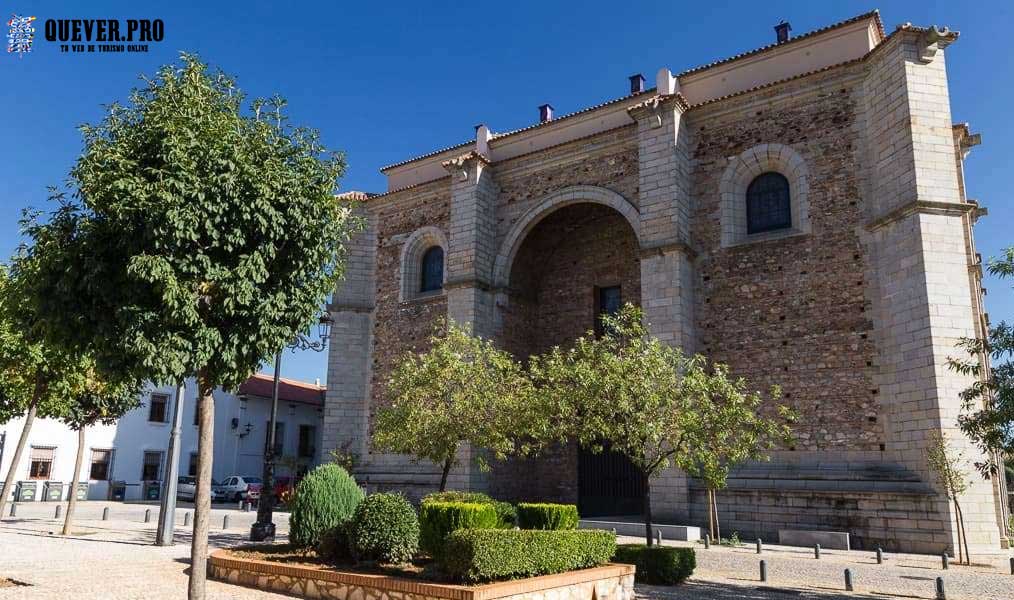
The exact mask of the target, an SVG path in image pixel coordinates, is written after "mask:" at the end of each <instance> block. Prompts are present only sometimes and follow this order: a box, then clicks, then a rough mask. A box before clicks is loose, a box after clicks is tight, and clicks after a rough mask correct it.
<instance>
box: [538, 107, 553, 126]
mask: <svg viewBox="0 0 1014 600" xmlns="http://www.w3.org/2000/svg"><path fill="white" fill-rule="evenodd" d="M552 120H553V105H552V104H543V105H542V106H540V107H539V123H545V122H547V121H552Z"/></svg>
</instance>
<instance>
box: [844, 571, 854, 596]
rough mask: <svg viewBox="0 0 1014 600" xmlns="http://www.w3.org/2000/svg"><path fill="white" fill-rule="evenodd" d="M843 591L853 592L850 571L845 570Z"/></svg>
mask: <svg viewBox="0 0 1014 600" xmlns="http://www.w3.org/2000/svg"><path fill="white" fill-rule="evenodd" d="M845 591H846V592H851V591H853V587H852V569H845Z"/></svg>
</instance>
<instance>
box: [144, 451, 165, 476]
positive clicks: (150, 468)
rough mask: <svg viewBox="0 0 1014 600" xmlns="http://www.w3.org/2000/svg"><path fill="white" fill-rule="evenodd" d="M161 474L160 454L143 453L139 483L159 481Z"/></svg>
mask: <svg viewBox="0 0 1014 600" xmlns="http://www.w3.org/2000/svg"><path fill="white" fill-rule="evenodd" d="M161 474H162V453H161V452H145V453H144V461H143V463H142V464H141V481H159V480H160V475H161Z"/></svg>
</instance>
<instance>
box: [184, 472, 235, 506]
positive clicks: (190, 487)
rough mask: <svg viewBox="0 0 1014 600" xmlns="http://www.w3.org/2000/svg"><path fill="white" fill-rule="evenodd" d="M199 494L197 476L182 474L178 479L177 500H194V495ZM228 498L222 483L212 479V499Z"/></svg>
mask: <svg viewBox="0 0 1014 600" xmlns="http://www.w3.org/2000/svg"><path fill="white" fill-rule="evenodd" d="M196 494H197V478H196V477H191V476H189V475H181V476H180V478H179V479H178V480H176V499H177V500H190V501H191V502H193V500H194V496H195V495H196ZM225 500H228V497H227V496H226V493H225V491H224V490H223V489H222V484H220V483H218V482H217V481H215V480H214V479H212V480H211V501H212V502H223V501H225Z"/></svg>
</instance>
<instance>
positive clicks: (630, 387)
mask: <svg viewBox="0 0 1014 600" xmlns="http://www.w3.org/2000/svg"><path fill="white" fill-rule="evenodd" d="M604 321H605V327H604V328H603V329H604V333H603V335H602V336H601V337H596V336H595V334H594V333H593V332H590V331H589V332H588V333H587V334H586V335H585V336H583V337H581V338H578V339H577V340H576V341H575V342H574V345H573V346H572V347H571V348H569V349H566V350H565V349H562V348H560V347H556V348H553V349H552V350H550V351H549V352H547V353H546V354H544V355H542V356H538V357H533V359H532V362H531V370H532V374H533V377H534V378H535V380H536V382H537V385H538V386H539V387H540V389H541V392H542V394H543V395H544V396H546V397H547V398H548V403H549V405H551V406H552V407H553V411H554V412H555V413H556V414H558V415H560V427H559V429H558V430H557V431H556V433H557V434H558V435H559V436H560V441H567V440H575V441H577V443H579V444H580V445H581V446H582V447H584V448H588V449H590V450H592V451H602V449H603V447H604V444H605V443H606V442H608V444H609V446H610V447H611V449H612V450H613V451H616V452H620V453H622V454H623V455H625V456H626V457H627V458H629V459H630V461H631V462H632V463H633V464H634V465H636V466H637V467H638V468H639V469H640V471H641V474H642V476H643V478H644V499H643V502H644V529H645V542H646V543H647V544H648V545H651V544H652V543H653V540H652V537H651V478H652V477H655V476H656V475H658V474H659V473H661V472H662V471H664V470H665V469H667V468H669V467H672V466H676V467H679V468H682V469H688V468H689V467H690V465H691V460H692V448H691V443H692V442H693V441H694V440H696V439H697V438H698V436H699V433H698V431H699V429H700V428H701V427H702V425H703V424H702V422H701V414H700V413H699V412H698V411H697V410H696V407H695V406H694V404H693V400H694V398H695V397H696V396H697V395H699V394H698V391H699V390H700V389H701V387H702V386H704V385H705V381H704V380H703V377H704V370H703V359H701V358H700V357H687V356H684V354H683V352H682V351H681V350H680V349H679V348H675V347H672V346H669V345H668V344H665V343H663V342H661V341H659V340H658V339H657V338H654V337H651V336H649V335H648V334H647V329H646V328H645V326H644V324H643V322H642V313H641V311H640V309H638V308H635V307H634V306H632V305H630V304H627V305H625V306H624V307H623V308H622V309H621V310H620V312H619V313H618V314H617V315H616V316H607V317H604Z"/></svg>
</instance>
